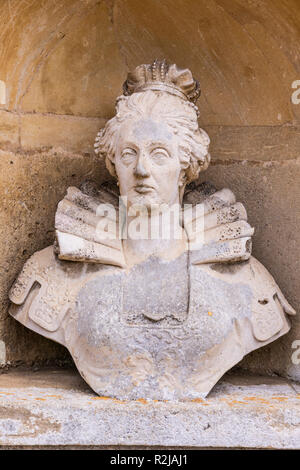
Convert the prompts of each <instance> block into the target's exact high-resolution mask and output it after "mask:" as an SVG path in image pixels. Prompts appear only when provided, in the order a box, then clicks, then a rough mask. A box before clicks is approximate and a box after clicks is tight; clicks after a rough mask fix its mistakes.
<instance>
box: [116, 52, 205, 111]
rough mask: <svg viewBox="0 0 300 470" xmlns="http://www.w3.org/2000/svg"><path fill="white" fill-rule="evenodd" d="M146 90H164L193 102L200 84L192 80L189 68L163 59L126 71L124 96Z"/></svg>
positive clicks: (198, 91) (199, 92)
mask: <svg viewBox="0 0 300 470" xmlns="http://www.w3.org/2000/svg"><path fill="white" fill-rule="evenodd" d="M146 90H156V91H165V92H167V93H170V94H172V95H175V96H179V97H180V98H182V99H184V100H187V101H188V102H190V103H193V104H195V103H196V101H197V99H198V98H199V96H200V94H201V89H200V84H199V82H198V81H197V80H194V78H193V76H192V72H191V71H190V70H189V69H179V68H178V67H177V65H176V64H172V65H169V64H168V63H167V62H166V60H165V59H164V60H157V59H156V60H155V61H154V62H153V63H152V64H143V65H139V66H138V67H136V68H135V69H134V70H133V71H132V72H129V73H128V75H127V80H126V81H125V82H124V84H123V94H124V95H125V96H129V95H132V94H133V93H137V92H142V91H146Z"/></svg>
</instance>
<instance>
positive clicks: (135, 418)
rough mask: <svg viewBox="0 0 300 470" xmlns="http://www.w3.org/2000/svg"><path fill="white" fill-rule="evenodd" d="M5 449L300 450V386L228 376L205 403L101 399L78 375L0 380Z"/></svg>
mask: <svg viewBox="0 0 300 470" xmlns="http://www.w3.org/2000/svg"><path fill="white" fill-rule="evenodd" d="M0 445H1V446H49V445H50V446H66V445H67V446H107V447H111V446H147V447H149V446H166V447H176V446H178V447H196V448H202V447H203V448H211V447H217V448H279V449H282V448H285V449H298V448H300V386H299V384H294V383H292V382H290V381H288V380H285V379H280V378H274V377H254V376H251V377H250V376H237V375H226V376H225V377H224V378H223V380H222V381H221V382H220V383H219V384H218V385H217V386H216V387H215V388H214V389H213V391H212V392H211V394H210V395H209V397H208V398H207V399H206V400H196V401H193V402H180V403H171V402H149V401H146V400H138V401H135V402H127V401H121V400H115V399H110V398H107V397H98V396H96V395H95V394H94V393H93V392H92V391H91V389H90V388H89V387H88V386H87V385H86V384H85V383H84V382H83V380H82V379H81V378H80V376H79V375H78V373H77V372H76V371H69V370H67V371H66V370H53V369H51V370H49V369H48V370H42V371H38V372H32V371H28V370H19V369H17V370H10V371H8V372H5V373H2V374H1V375H0Z"/></svg>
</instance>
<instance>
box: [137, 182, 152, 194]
mask: <svg viewBox="0 0 300 470" xmlns="http://www.w3.org/2000/svg"><path fill="white" fill-rule="evenodd" d="M134 189H135V191H136V192H137V193H140V194H145V193H149V192H150V191H153V190H154V188H153V186H150V185H149V184H143V183H140V184H137V185H136V186H135V187H134Z"/></svg>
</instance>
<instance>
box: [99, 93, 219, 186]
mask: <svg viewBox="0 0 300 470" xmlns="http://www.w3.org/2000/svg"><path fill="white" fill-rule="evenodd" d="M196 110H197V108H196V106H195V105H194V104H192V103H190V102H189V101H184V100H182V99H181V98H179V97H177V96H174V95H171V94H169V93H166V92H161V91H153V90H148V91H144V92H138V93H134V94H132V95H130V96H124V95H122V96H120V97H119V98H118V99H117V101H116V115H115V116H114V117H113V118H112V119H110V120H109V121H108V122H107V123H106V125H105V127H104V128H103V129H101V130H100V132H98V134H97V137H96V142H95V153H96V154H97V155H98V156H99V157H100V158H101V159H105V164H106V167H107V169H108V171H109V172H110V174H111V175H112V176H114V177H116V176H117V175H116V171H115V165H114V160H115V142H116V139H117V136H118V132H119V130H120V127H121V125H122V123H124V122H125V121H127V120H129V119H136V118H137V117H138V116H140V117H143V118H144V117H156V118H157V117H159V120H160V121H164V122H165V123H166V124H167V125H168V126H169V127H170V128H171V129H172V130H173V132H174V134H177V135H178V136H179V137H180V139H179V140H180V144H179V154H180V163H181V166H182V168H183V169H184V170H185V177H186V178H185V179H186V183H187V184H188V183H190V182H191V181H193V180H195V179H197V178H198V175H199V172H200V171H202V170H205V169H206V168H207V167H208V165H209V162H210V154H209V153H208V148H209V143H210V140H209V137H208V135H207V134H206V132H205V131H204V130H203V129H201V128H199V125H198V121H197V112H196Z"/></svg>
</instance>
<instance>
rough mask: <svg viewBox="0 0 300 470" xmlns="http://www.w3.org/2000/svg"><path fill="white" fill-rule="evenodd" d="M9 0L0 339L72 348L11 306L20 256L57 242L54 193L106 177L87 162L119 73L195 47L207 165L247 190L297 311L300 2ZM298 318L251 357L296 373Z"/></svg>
mask: <svg viewBox="0 0 300 470" xmlns="http://www.w3.org/2000/svg"><path fill="white" fill-rule="evenodd" d="M2 3H3V5H1V11H0V20H1V24H2V25H3V26H2V29H1V32H0V37H1V44H3V46H4V47H2V48H1V51H0V80H3V81H5V83H6V90H7V103H6V105H1V106H0V146H1V149H3V150H5V152H4V153H1V160H0V164H1V176H0V180H1V181H0V187H1V192H0V198H1V212H2V213H1V221H3V222H2V224H1V233H0V236H1V240H0V244H1V255H0V266H1V274H2V275H1V280H0V291H1V312H0V340H3V341H5V345H6V349H7V355H6V357H7V359H8V360H10V361H17V360H22V361H24V360H28V361H31V360H36V359H37V358H39V359H47V358H54V357H55V358H63V357H65V356H64V354H65V353H64V350H63V349H62V348H60V347H58V346H55V345H54V344H52V343H50V342H49V341H47V340H44V339H42V338H38V336H37V335H34V334H33V333H31V332H29V331H25V329H24V328H22V327H21V326H19V325H17V324H16V323H15V322H12V321H11V319H9V318H8V314H7V306H8V299H7V292H8V289H9V287H10V285H11V283H12V281H13V280H14V278H15V276H16V274H17V273H18V272H19V270H20V269H21V267H22V265H23V263H24V261H26V259H27V258H28V257H29V256H30V255H31V254H32V253H33V252H34V251H36V250H38V249H41V248H43V247H45V246H47V245H48V244H49V243H52V241H53V232H52V230H53V221H54V214H55V209H56V204H57V202H58V201H59V200H60V199H61V197H62V196H63V194H64V193H65V190H66V188H67V187H68V186H70V185H71V184H72V185H73V184H75V185H78V184H79V182H80V181H81V180H82V179H84V178H85V177H86V176H88V177H95V178H97V179H98V181H100V182H101V181H103V180H105V179H106V178H107V176H108V175H107V172H106V171H105V170H104V169H103V170H102V169H100V171H99V172H97V170H96V167H95V166H94V165H93V164H92V163H91V162H92V152H91V144H92V142H93V137H94V132H95V128H96V127H98V119H99V127H101V125H102V122H104V120H106V119H107V118H109V117H111V116H112V114H113V101H114V97H115V96H117V95H118V94H119V93H120V84H121V83H120V80H119V77H120V76H122V74H123V77H124V79H125V77H126V73H127V71H128V70H129V69H131V68H133V67H134V66H136V65H138V64H139V63H142V62H149V61H151V60H153V58H155V56H157V57H158V58H162V57H166V58H167V59H168V60H169V61H174V62H176V63H178V64H179V65H181V64H182V65H185V64H187V58H188V66H189V67H190V68H191V69H192V70H193V72H194V74H195V76H196V77H199V79H200V82H201V85H202V89H203V95H202V97H201V98H200V101H199V107H200V110H201V117H200V125H201V126H202V127H203V128H204V129H205V130H206V131H207V132H208V134H209V135H210V136H211V139H212V152H211V153H212V167H211V169H210V170H209V173H208V174H207V176H206V175H203V177H204V178H205V179H210V180H212V182H214V183H215V184H216V185H218V186H219V187H231V188H232V189H233V190H234V192H235V193H236V194H237V197H238V199H239V200H242V201H246V200H247V204H246V209H247V212H248V220H249V222H250V223H251V225H253V226H254V227H257V230H256V233H255V235H254V255H255V256H257V257H258V258H259V259H260V260H261V261H262V262H263V263H264V265H265V266H266V267H267V268H268V270H270V272H271V273H272V275H273V276H274V277H275V278H276V280H277V281H278V283H279V285H280V286H281V287H282V289H283V290H284V292H285V294H286V296H287V298H288V300H289V301H290V302H291V303H292V304H293V306H294V307H295V308H296V310H298V311H300V299H299V288H298V283H297V279H299V256H298V251H297V250H298V246H299V242H298V241H297V238H296V237H297V234H298V233H299V226H300V222H299V215H298V214H299V209H298V207H299V183H298V181H299V176H298V175H299V174H298V173H297V171H298V168H299V166H298V162H297V158H298V156H299V150H298V149H299V134H300V132H299V129H300V126H299V117H300V105H293V104H292V103H291V93H292V91H293V89H292V88H291V84H292V82H293V81H294V80H297V79H300V62H299V41H300V34H299V27H298V25H299V21H300V6H299V2H298V1H297V0H287V1H285V2H274V1H272V0H261V1H260V2H259V3H258V2H250V1H243V0H231V1H226V0H212V1H211V2H206V1H205V0H201V1H199V0H190V1H189V2H186V1H184V0H182V1H181V0H177V1H176V8H174V2H171V0H163V1H161V2H156V1H154V0H145V1H144V2H140V1H139V0H115V1H113V0H106V1H104V0H103V1H100V2H99V1H96V0H59V1H56V2H55V5H54V6H53V2H51V1H49V0H43V1H40V0H30V1H28V2H26V3H25V2H20V1H18V0H10V1H8V0H4V1H3V2H2ZM150 12H151V14H150ZM57 114H59V116H57ZM97 130H98V129H97ZM92 135H93V137H92V140H91V136H92ZM7 151H9V153H8V152H7ZM55 153H56V154H57V156H54V154H55ZM84 153H85V154H86V155H84ZM288 160H289V161H288ZM10 161H13V162H14V163H13V164H11V163H10ZM279 161H281V162H282V164H281V163H280V164H279V163H277V162H279ZM16 162H18V164H17V165H16ZM59 162H61V164H60V163H59ZM214 162H215V165H214ZM247 162H249V163H247ZM73 174H74V175H76V176H72V175H73ZM61 181H63V183H61ZM48 183H49V187H48ZM46 188H47V190H45V189H46ZM7 194H9V195H10V196H9V198H8V196H7ZM22 202H25V204H26V206H27V207H28V208H29V210H26V209H25V207H24V206H22ZM40 207H43V208H44V209H43V210H42V211H40ZM36 222H40V223H39V224H36ZM31 234H33V235H31ZM292 321H293V328H292V333H291V334H290V335H288V336H287V337H286V338H284V339H282V340H279V341H278V342H277V343H275V344H273V345H272V346H268V347H266V348H265V349H264V350H262V351H259V352H255V353H254V354H252V355H251V358H249V361H248V359H246V361H244V362H243V364H244V365H245V367H251V368H252V369H254V370H256V371H258V372H271V371H272V370H275V371H278V372H280V373H285V372H286V371H288V373H289V374H292V375H293V377H299V370H300V369H299V367H300V366H297V365H292V363H291V360H290V356H291V352H292V351H291V343H292V340H293V339H294V338H295V339H297V338H299V339H300V326H299V325H298V319H297V317H296V318H293V319H292Z"/></svg>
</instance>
